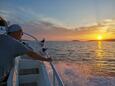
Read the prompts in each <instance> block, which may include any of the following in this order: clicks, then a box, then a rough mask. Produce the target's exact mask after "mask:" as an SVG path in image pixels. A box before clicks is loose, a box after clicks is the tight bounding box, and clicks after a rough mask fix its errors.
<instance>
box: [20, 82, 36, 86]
mask: <svg viewBox="0 0 115 86" xmlns="http://www.w3.org/2000/svg"><path fill="white" fill-rule="evenodd" d="M19 86H38V85H37V82H31V83H21V84H19Z"/></svg>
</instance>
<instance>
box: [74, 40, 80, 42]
mask: <svg viewBox="0 0 115 86" xmlns="http://www.w3.org/2000/svg"><path fill="white" fill-rule="evenodd" d="M72 41H73V42H80V40H72Z"/></svg>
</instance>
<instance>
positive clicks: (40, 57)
mask: <svg viewBox="0 0 115 86" xmlns="http://www.w3.org/2000/svg"><path fill="white" fill-rule="evenodd" d="M27 55H28V56H30V57H31V58H33V59H35V60H41V61H52V59H51V58H44V57H42V56H41V55H39V54H37V53H35V52H33V51H29V52H28V53H27Z"/></svg>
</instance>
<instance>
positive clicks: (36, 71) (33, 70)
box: [19, 68, 39, 75]
mask: <svg viewBox="0 0 115 86" xmlns="http://www.w3.org/2000/svg"><path fill="white" fill-rule="evenodd" d="M29 74H39V68H31V69H20V70H19V75H29Z"/></svg>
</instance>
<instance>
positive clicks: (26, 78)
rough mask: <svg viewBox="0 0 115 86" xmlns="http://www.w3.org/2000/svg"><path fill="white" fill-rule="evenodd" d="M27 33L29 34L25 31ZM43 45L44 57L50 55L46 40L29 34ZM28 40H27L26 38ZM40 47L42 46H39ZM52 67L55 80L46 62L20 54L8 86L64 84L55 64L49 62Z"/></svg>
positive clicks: (57, 85)
mask: <svg viewBox="0 0 115 86" xmlns="http://www.w3.org/2000/svg"><path fill="white" fill-rule="evenodd" d="M25 34H26V35H29V34H27V33H25ZM29 36H31V37H32V38H34V39H35V40H36V41H37V44H39V46H41V49H40V51H39V53H41V55H43V56H44V57H46V58H47V57H49V55H48V53H47V52H46V50H47V49H45V48H44V43H45V41H43V40H42V41H40V42H39V41H38V40H37V39H36V38H35V37H34V36H32V35H29ZM26 41H27V40H26ZM39 48H40V47H39ZM49 64H50V66H51V68H52V76H53V81H51V79H50V78H49V76H48V72H47V69H46V66H45V64H44V62H42V61H39V60H32V59H29V58H28V57H27V56H26V58H25V55H24V56H18V57H16V59H15V66H14V68H12V70H11V72H10V75H9V78H8V81H7V85H8V86H64V84H63V81H62V79H61V77H60V75H59V73H58V72H57V70H56V67H55V65H54V64H53V63H52V62H50V63H49Z"/></svg>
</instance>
